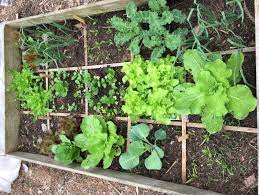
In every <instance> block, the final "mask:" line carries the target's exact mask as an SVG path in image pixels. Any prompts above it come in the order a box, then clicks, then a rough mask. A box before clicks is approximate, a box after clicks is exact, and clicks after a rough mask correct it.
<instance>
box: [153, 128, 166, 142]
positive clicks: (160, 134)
mask: <svg viewBox="0 0 259 195" xmlns="http://www.w3.org/2000/svg"><path fill="white" fill-rule="evenodd" d="M155 138H156V140H165V139H166V132H165V130H163V129H159V130H157V131H156V132H155Z"/></svg>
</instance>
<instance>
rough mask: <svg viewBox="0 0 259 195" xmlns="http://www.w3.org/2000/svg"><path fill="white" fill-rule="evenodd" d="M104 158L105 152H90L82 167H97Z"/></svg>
mask: <svg viewBox="0 0 259 195" xmlns="http://www.w3.org/2000/svg"><path fill="white" fill-rule="evenodd" d="M102 158H103V154H100V153H98V154H88V155H87V158H86V159H85V160H83V161H82V163H81V167H82V168H84V169H90V168H94V167H96V166H97V165H98V164H99V162H100V161H101V159H102Z"/></svg>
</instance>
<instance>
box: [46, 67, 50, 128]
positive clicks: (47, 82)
mask: <svg viewBox="0 0 259 195" xmlns="http://www.w3.org/2000/svg"><path fill="white" fill-rule="evenodd" d="M45 74H46V77H45V82H46V83H45V84H46V90H47V91H48V90H49V71H48V70H46V72H45ZM48 109H49V102H48ZM47 129H48V131H50V117H49V112H47Z"/></svg>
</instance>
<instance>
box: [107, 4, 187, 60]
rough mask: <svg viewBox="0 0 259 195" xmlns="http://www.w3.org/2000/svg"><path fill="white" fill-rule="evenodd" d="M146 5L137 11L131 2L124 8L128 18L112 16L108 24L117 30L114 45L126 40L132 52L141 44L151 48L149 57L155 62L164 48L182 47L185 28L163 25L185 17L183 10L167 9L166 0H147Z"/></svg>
mask: <svg viewBox="0 0 259 195" xmlns="http://www.w3.org/2000/svg"><path fill="white" fill-rule="evenodd" d="M148 6H149V10H147V11H137V6H136V5H135V4H134V2H130V3H129V4H128V6H127V8H126V14H127V18H128V20H126V21H125V20H123V19H122V18H119V17H113V18H112V19H111V24H112V26H113V27H114V28H115V29H116V30H117V31H118V32H117V34H116V35H115V37H114V41H115V43H116V44H117V45H123V44H125V43H128V42H129V43H130V44H129V49H130V51H131V52H132V53H133V54H134V55H138V54H139V53H140V47H141V45H143V46H144V47H146V48H148V49H151V50H152V54H151V60H152V61H153V62H156V61H158V59H159V58H160V57H161V56H162V54H163V53H164V52H165V51H166V49H169V50H170V51H175V50H178V49H179V48H181V46H182V45H183V44H184V43H185V36H186V35H187V33H188V30H187V29H185V28H177V29H176V30H175V31H173V32H170V31H169V30H168V29H167V28H166V25H168V24H171V23H172V22H174V23H176V24H182V23H184V22H185V20H186V16H185V15H184V13H182V11H180V10H178V9H172V10H170V8H169V7H168V6H167V1H166V0H149V2H148Z"/></svg>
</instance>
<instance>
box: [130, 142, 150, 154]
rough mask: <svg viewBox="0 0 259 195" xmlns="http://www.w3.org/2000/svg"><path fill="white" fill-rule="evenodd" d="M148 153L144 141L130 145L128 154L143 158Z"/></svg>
mask: <svg viewBox="0 0 259 195" xmlns="http://www.w3.org/2000/svg"><path fill="white" fill-rule="evenodd" d="M145 151H146V147H145V146H144V144H143V142H142V141H134V142H132V143H130V145H129V148H128V153H129V154H131V155H133V156H141V155H142V154H143V153H144V152H145Z"/></svg>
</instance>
